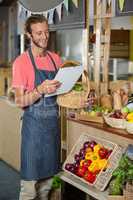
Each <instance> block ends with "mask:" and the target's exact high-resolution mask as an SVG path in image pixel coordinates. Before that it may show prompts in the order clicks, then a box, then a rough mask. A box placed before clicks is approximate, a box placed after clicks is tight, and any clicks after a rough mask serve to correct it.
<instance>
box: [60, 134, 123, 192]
mask: <svg viewBox="0 0 133 200" xmlns="http://www.w3.org/2000/svg"><path fill="white" fill-rule="evenodd" d="M87 141H95V142H96V144H99V145H101V146H102V147H104V148H106V149H109V150H111V154H110V155H109V156H108V159H107V166H106V167H105V165H103V167H102V168H101V169H100V170H99V173H98V174H97V176H96V179H95V181H94V182H93V183H90V182H88V181H86V180H85V179H84V178H83V177H79V176H78V175H77V174H76V173H75V172H71V171H69V170H67V169H66V165H67V164H69V163H70V164H71V163H75V155H76V154H79V152H80V150H81V149H83V146H84V144H85V143H86V142H87ZM122 153H123V152H122V148H121V147H120V146H118V145H117V144H115V143H112V142H110V141H107V140H105V139H101V138H98V137H94V136H90V135H89V134H87V133H83V134H82V135H81V136H80V137H79V139H78V141H77V142H76V144H75V145H74V146H73V148H72V150H71V152H70V154H69V155H68V157H67V159H66V160H65V162H64V164H63V170H64V171H65V172H67V173H69V174H71V175H72V176H74V177H76V178H77V179H79V180H81V182H85V183H86V184H89V185H92V186H95V187H96V188H97V189H99V190H101V191H103V190H104V189H105V187H106V186H107V184H108V182H109V181H110V179H111V176H112V173H113V171H114V170H115V169H116V167H117V166H118V163H119V160H120V158H121V156H122Z"/></svg>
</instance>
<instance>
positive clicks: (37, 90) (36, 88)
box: [35, 87, 43, 96]
mask: <svg viewBox="0 0 133 200" xmlns="http://www.w3.org/2000/svg"><path fill="white" fill-rule="evenodd" d="M35 90H36V92H37V93H38V94H39V95H40V96H42V95H43V93H41V92H40V91H39V89H38V87H35Z"/></svg>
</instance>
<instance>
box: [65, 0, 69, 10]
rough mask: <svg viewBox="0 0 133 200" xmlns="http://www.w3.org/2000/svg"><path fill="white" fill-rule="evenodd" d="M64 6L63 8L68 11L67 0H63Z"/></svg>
mask: <svg viewBox="0 0 133 200" xmlns="http://www.w3.org/2000/svg"><path fill="white" fill-rule="evenodd" d="M64 6H65V8H66V10H67V12H68V9H69V7H68V0H64Z"/></svg>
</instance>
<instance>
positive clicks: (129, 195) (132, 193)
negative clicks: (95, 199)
mask: <svg viewBox="0 0 133 200" xmlns="http://www.w3.org/2000/svg"><path fill="white" fill-rule="evenodd" d="M108 200H133V185H132V184H129V183H127V184H126V188H125V189H124V192H123V195H120V196H119V195H118V196H115V195H109V196H108Z"/></svg>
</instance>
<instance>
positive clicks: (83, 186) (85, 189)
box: [59, 172, 108, 200]
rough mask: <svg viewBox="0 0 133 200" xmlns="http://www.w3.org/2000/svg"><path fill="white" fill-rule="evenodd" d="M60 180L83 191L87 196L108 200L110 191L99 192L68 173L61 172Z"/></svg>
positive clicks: (98, 199)
mask: <svg viewBox="0 0 133 200" xmlns="http://www.w3.org/2000/svg"><path fill="white" fill-rule="evenodd" d="M59 176H60V178H61V179H62V180H63V181H65V182H67V183H69V184H71V185H73V186H74V187H76V188H78V189H80V190H82V191H83V192H85V193H86V194H88V195H90V196H92V197H94V198H95V199H97V200H107V196H108V191H107V190H106V191H104V192H101V191H99V190H97V189H96V188H94V187H93V186H89V185H88V184H86V183H84V182H81V181H80V180H79V179H77V178H76V177H73V176H72V175H70V174H67V173H66V172H61V173H60V174H59Z"/></svg>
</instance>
